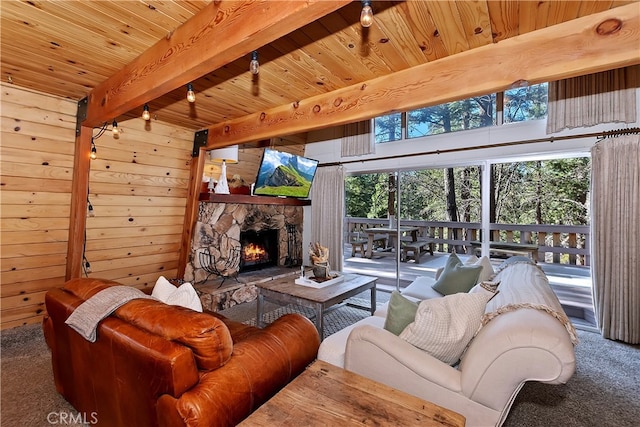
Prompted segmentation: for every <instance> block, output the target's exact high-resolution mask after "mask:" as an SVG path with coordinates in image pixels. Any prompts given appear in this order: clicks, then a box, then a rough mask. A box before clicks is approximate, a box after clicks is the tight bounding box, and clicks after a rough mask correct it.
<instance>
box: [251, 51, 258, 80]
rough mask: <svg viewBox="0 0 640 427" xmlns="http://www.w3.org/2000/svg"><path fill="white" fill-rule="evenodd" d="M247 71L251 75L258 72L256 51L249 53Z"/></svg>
mask: <svg viewBox="0 0 640 427" xmlns="http://www.w3.org/2000/svg"><path fill="white" fill-rule="evenodd" d="M249 71H251V74H254V75H255V74H258V73H259V72H260V63H259V62H258V51H257V50H254V51H253V52H251V62H249Z"/></svg>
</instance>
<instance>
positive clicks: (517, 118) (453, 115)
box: [374, 83, 548, 143]
mask: <svg viewBox="0 0 640 427" xmlns="http://www.w3.org/2000/svg"><path fill="white" fill-rule="evenodd" d="M547 89H548V85H547V83H542V84H538V85H534V86H525V87H518V88H513V89H509V90H507V91H505V92H500V93H498V95H497V96H500V97H502V101H503V102H502V110H501V111H502V123H514V122H522V121H526V120H536V119H542V118H544V117H546V116H547ZM499 109H500V107H499V105H498V104H497V103H496V94H491V95H484V96H477V97H473V98H468V99H463V100H461V101H454V102H449V103H446V104H440V105H435V106H433V107H425V108H420V109H418V110H412V111H409V112H407V113H394V114H389V115H386V116H380V117H376V119H375V120H374V132H375V142H376V143H384V142H391V141H399V140H402V139H412V138H421V137H425V136H429V135H437V134H442V133H449V132H457V131H461V130H468V129H477V128H482V127H487V126H496V125H500V124H502V123H500V122H499V120H498V114H497V113H498V112H499V111H498V110H499Z"/></svg>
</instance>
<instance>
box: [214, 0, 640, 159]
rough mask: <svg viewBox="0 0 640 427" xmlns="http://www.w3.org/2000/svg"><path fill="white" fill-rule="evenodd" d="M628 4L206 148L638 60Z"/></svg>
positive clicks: (346, 93)
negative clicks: (521, 82)
mask: <svg viewBox="0 0 640 427" xmlns="http://www.w3.org/2000/svg"><path fill="white" fill-rule="evenodd" d="M639 38H640V8H638V6H637V4H629V5H626V6H621V7H617V8H615V9H611V10H606V11H604V12H600V13H597V14H594V15H589V16H585V17H583V18H578V19H575V20H571V21H567V22H564V23H562V24H558V25H554V26H551V27H547V28H543V29H540V30H537V31H533V32H530V33H527V34H523V35H520V36H518V37H513V38H509V39H506V40H502V41H500V42H499V43H495V44H491V45H486V46H482V47H478V48H475V49H471V50H468V51H465V52H461V53H458V54H456V55H455V56H449V57H446V58H442V59H439V60H436V61H433V62H429V63H426V64H423V65H419V66H416V67H412V68H410V69H407V70H403V71H400V72H397V73H394V74H391V75H388V76H383V77H378V78H375V79H372V80H369V81H367V82H364V83H358V84H355V85H352V86H349V87H345V88H342V89H338V90H335V91H333V92H330V93H326V94H322V95H317V96H314V97H311V98H307V99H304V100H300V101H296V102H293V103H290V104H286V105H281V106H278V107H275V108H272V109H269V110H266V111H263V112H257V113H254V114H250V115H247V116H245V117H241V118H238V119H234V120H230V121H227V122H223V123H219V124H216V125H213V126H211V127H209V128H208V141H207V148H208V149H211V148H219V147H224V146H228V145H233V144H241V143H245V142H250V141H256V140H261V139H268V138H272V137H276V136H285V135H291V134H296V133H300V132H305V131H310V130H316V129H322V128H326V127H330V126H335V125H341V124H346V123H353V122H356V121H360V120H366V119H371V118H373V117H377V116H381V115H384V114H389V113H391V112H398V111H408V110H412V109H417V108H422V107H426V106H431V105H438V104H441V103H445V102H450V101H454V100H459V99H464V98H468V97H471V96H477V95H483V94H488V93H493V92H497V91H502V90H505V89H508V88H510V87H512V86H513V85H514V84H517V82H520V81H526V82H527V83H528V84H537V83H541V82H547V81H555V80H560V79H564V78H569V77H576V76H580V75H585V74H590V73H595V72H599V71H604V70H610V69H615V68H620V67H624V66H629V65H635V64H639V63H640V52H639V51H638V43H639Z"/></svg>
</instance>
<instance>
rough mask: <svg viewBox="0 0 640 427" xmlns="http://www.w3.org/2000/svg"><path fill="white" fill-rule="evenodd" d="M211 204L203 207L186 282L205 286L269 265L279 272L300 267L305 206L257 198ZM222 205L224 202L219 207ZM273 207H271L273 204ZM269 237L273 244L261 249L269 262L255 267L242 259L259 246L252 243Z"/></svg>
mask: <svg viewBox="0 0 640 427" xmlns="http://www.w3.org/2000/svg"><path fill="white" fill-rule="evenodd" d="M212 198H215V200H216V201H201V202H200V204H199V212H198V221H197V222H196V225H195V228H194V232H193V239H192V243H191V254H190V257H189V263H188V264H187V268H186V271H185V277H184V279H185V280H186V281H191V282H192V283H203V282H205V281H207V280H213V279H217V278H219V277H220V276H223V277H227V278H230V277H236V275H238V274H239V278H241V277H242V274H243V272H244V271H250V270H254V269H255V268H260V267H264V266H267V264H268V265H269V266H278V267H293V266H295V265H300V264H299V263H297V261H298V259H299V254H301V253H302V220H303V207H302V205H301V204H297V205H296V204H293V205H291V204H284V203H283V202H282V201H281V199H277V198H270V197H258V196H234V195H227V196H222V197H221V195H215V196H213V197H212ZM218 199H221V200H224V202H218V201H217V200H218ZM271 201H272V202H273V203H269V202H271ZM252 202H253V203H252ZM266 235H270V236H271V239H272V241H271V243H268V244H266V245H267V246H268V247H267V248H262V249H266V251H267V252H268V254H267V257H268V258H269V260H268V261H265V260H264V259H260V260H258V261H256V259H254V258H252V257H251V256H250V255H245V254H243V251H244V250H245V249H246V247H247V246H248V245H250V244H252V243H253V244H254V245H255V244H256V242H255V241H254V240H258V239H257V238H258V237H260V238H262V237H263V236H266ZM243 241H244V247H243ZM243 256H245V259H244V260H243ZM258 258H259V257H258ZM299 261H300V262H301V261H302V260H301V259H300V260H299ZM212 272H213V273H212ZM227 280H229V279H227Z"/></svg>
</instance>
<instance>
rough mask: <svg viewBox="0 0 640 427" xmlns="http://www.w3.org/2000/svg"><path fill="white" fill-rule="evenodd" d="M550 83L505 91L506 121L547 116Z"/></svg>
mask: <svg viewBox="0 0 640 427" xmlns="http://www.w3.org/2000/svg"><path fill="white" fill-rule="evenodd" d="M547 100H548V84H547V83H542V84H539V85H534V86H527V87H520V88H515V89H509V90H507V91H505V92H504V114H503V117H504V123H513V122H524V121H526V120H536V119H542V118H545V117H547Z"/></svg>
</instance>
